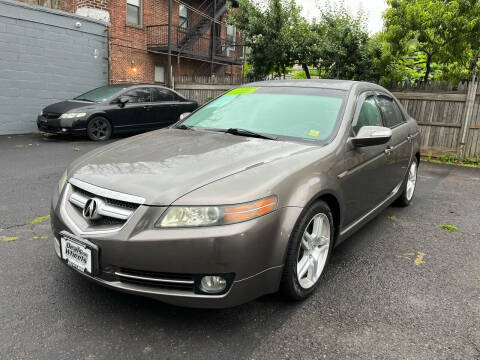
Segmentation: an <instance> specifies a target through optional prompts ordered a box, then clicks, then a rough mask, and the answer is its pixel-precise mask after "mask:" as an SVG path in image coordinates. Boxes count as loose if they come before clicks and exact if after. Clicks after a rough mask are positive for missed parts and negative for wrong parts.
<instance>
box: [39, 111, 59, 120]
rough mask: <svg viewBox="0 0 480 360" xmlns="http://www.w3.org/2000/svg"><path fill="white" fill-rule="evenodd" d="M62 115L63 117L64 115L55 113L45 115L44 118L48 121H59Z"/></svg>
mask: <svg viewBox="0 0 480 360" xmlns="http://www.w3.org/2000/svg"><path fill="white" fill-rule="evenodd" d="M60 115H62V114H59V113H53V112H46V113H43V116H45V118H47V119H58V118H59V117H60Z"/></svg>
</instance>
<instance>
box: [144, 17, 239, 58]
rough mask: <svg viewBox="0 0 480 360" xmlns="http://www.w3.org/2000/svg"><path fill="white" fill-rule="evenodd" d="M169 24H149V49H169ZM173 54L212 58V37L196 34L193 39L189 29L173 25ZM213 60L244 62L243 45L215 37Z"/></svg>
mask: <svg viewBox="0 0 480 360" xmlns="http://www.w3.org/2000/svg"><path fill="white" fill-rule="evenodd" d="M168 26H169V25H168V24H162V25H152V26H147V49H148V50H150V51H158V52H166V51H168ZM171 31H172V43H171V45H172V54H173V55H179V56H184V57H192V58H195V59H199V60H205V61H211V60H212V39H211V37H210V36H208V35H194V36H195V38H194V41H192V35H191V32H189V29H185V28H182V27H180V26H176V25H171ZM214 44H215V46H214V54H213V61H214V62H217V63H222V64H228V65H231V64H233V65H240V64H242V56H243V46H241V45H237V44H233V43H232V42H231V41H229V40H227V39H224V38H221V37H215V41H214Z"/></svg>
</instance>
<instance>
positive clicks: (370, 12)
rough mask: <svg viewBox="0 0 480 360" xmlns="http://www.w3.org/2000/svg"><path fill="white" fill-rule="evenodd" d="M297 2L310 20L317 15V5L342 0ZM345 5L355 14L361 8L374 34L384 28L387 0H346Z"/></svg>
mask: <svg viewBox="0 0 480 360" xmlns="http://www.w3.org/2000/svg"><path fill="white" fill-rule="evenodd" d="M296 2H297V4H298V5H300V6H302V8H303V12H302V14H303V16H305V18H307V19H308V20H311V19H312V18H313V17H315V16H317V14H318V10H317V5H316V4H318V5H320V6H323V5H324V4H327V3H330V4H335V3H340V2H342V0H296ZM343 3H344V4H345V7H346V8H347V9H349V10H350V11H351V12H352V13H353V14H356V13H357V11H358V10H359V9H362V10H363V12H364V13H365V16H366V18H367V23H368V31H369V32H370V33H371V34H374V33H376V32H378V31H380V30H382V26H383V20H382V12H383V11H384V10H385V9H386V8H387V5H386V3H385V0H344V1H343Z"/></svg>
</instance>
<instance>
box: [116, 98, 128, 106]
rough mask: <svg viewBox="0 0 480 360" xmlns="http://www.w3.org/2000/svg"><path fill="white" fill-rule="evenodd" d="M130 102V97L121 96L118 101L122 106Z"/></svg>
mask: <svg viewBox="0 0 480 360" xmlns="http://www.w3.org/2000/svg"><path fill="white" fill-rule="evenodd" d="M129 101H130V98H129V97H128V96H121V97H120V99H118V104H119V105H120V106H125V104H126V103H128V102H129Z"/></svg>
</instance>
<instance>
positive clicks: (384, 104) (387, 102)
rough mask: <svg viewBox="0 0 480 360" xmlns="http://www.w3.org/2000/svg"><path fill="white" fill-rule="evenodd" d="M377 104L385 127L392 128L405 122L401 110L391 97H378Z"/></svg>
mask: <svg viewBox="0 0 480 360" xmlns="http://www.w3.org/2000/svg"><path fill="white" fill-rule="evenodd" d="M378 103H379V105H380V109H382V113H383V117H384V119H385V126H387V127H389V128H394V127H395V126H398V125H400V124H401V123H404V122H405V119H404V118H403V115H402V112H401V110H400V109H399V108H398V105H397V104H396V103H395V101H394V100H393V99H392V98H391V97H389V96H384V95H380V96H378Z"/></svg>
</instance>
